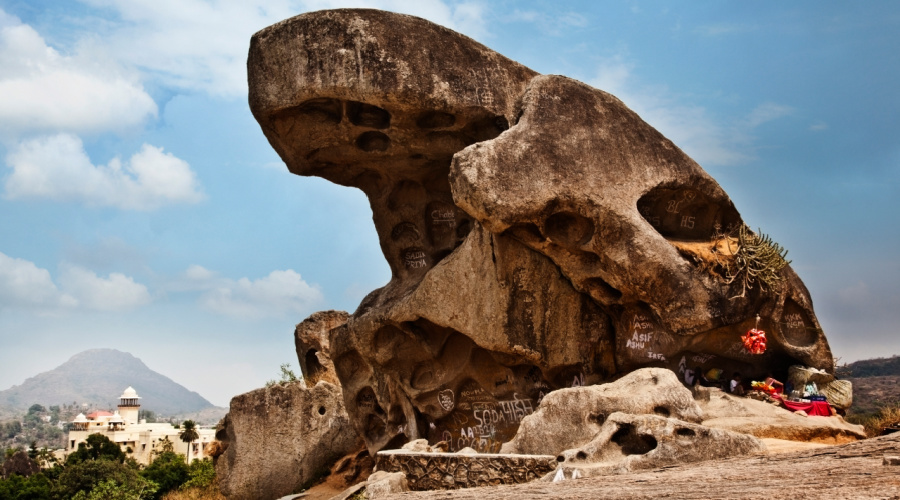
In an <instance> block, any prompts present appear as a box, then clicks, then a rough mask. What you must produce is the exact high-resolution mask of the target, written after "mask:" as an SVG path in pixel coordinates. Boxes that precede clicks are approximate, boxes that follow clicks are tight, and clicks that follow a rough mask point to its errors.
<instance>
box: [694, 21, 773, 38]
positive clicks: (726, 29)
mask: <svg viewBox="0 0 900 500" xmlns="http://www.w3.org/2000/svg"><path fill="white" fill-rule="evenodd" d="M756 30H757V27H756V26H753V25H748V24H733V23H718V24H708V25H705V26H699V27H697V28H696V29H695V30H694V33H697V34H699V35H703V36H722V35H732V34H737V33H749V32H751V31H756Z"/></svg>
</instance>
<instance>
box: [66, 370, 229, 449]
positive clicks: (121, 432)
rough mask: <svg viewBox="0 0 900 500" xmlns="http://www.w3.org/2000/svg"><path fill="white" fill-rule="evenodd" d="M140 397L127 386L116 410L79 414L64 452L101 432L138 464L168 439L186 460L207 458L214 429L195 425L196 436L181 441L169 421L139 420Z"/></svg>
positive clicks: (75, 447)
mask: <svg viewBox="0 0 900 500" xmlns="http://www.w3.org/2000/svg"><path fill="white" fill-rule="evenodd" d="M140 399H141V397H140V396H138V395H137V391H135V390H134V389H133V388H132V387H128V388H127V389H125V391H124V392H122V395H121V396H119V406H118V409H117V410H116V411H115V413H110V412H108V411H96V412H93V413H90V414H88V415H85V414H84V413H79V414H78V416H77V417H75V420H73V421H72V427H71V430H70V431H69V439H68V441H67V442H66V455H68V454H69V453H71V452H73V451H75V450H77V449H78V445H79V444H81V443H83V442H85V440H87V437H88V436H90V435H91V434H102V435H104V436H106V437H107V438H109V440H110V441H112V442H114V443H116V444H118V445H119V446H120V447H121V448H122V451H124V452H125V453H126V454H127V456H128V457H131V458H134V459H135V460H137V462H138V463H140V464H143V465H147V464H149V463H150V462H152V461H153V458H154V455H153V452H154V451H162V443H161V441H164V440H165V439H168V440H169V441H170V442H171V443H172V447H173V449H174V451H175V452H176V453H181V454H183V455H185V454H186V455H187V457H188V463H190V462H192V461H194V460H198V459H201V460H202V459H203V458H206V457H208V456H209V455H208V453H207V450H208V448H207V447H208V446H209V444H210V443H212V442H213V441H215V430H213V429H203V428H200V427H197V428H196V430H197V434H198V435H199V437H198V438H197V439H196V440H194V441H192V442H191V443H190V445H188V444H187V443H185V442H184V441H182V440H181V438H180V437H179V436H178V434H179V433H180V432H181V429H176V428H175V427H174V426H173V425H172V424H170V423H166V422H162V423H149V424H148V423H147V421H146V420H138V414H139V412H140V409H141V404H140Z"/></svg>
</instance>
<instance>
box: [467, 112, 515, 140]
mask: <svg viewBox="0 0 900 500" xmlns="http://www.w3.org/2000/svg"><path fill="white" fill-rule="evenodd" d="M507 129H509V122H508V121H507V120H506V117H504V116H486V117H484V118H480V119H476V120H474V121H472V122H470V123H468V124H467V125H466V126H465V127H464V128H463V131H464V132H465V133H466V135H467V136H468V137H469V138H470V142H473V143H474V142H482V141H488V140H491V139H493V138H495V137H497V136H498V135H500V134H502V133H503V131H504V130H507Z"/></svg>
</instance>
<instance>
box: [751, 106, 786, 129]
mask: <svg viewBox="0 0 900 500" xmlns="http://www.w3.org/2000/svg"><path fill="white" fill-rule="evenodd" d="M793 112H794V108H792V107H790V106H783V105H781V104H775V103H774V102H765V103H762V104H760V105H759V106H757V107H755V108H753V111H751V112H750V115H749V116H748V117H747V126H749V127H750V128H755V127H758V126H760V125H762V124H763V123H767V122H770V121H772V120H776V119H778V118H781V117H782V116H787V115H790V114H791V113H793Z"/></svg>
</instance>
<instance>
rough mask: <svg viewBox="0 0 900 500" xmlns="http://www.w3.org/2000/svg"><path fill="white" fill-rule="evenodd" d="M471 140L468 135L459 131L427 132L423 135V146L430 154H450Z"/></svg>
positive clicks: (470, 142) (468, 143)
mask: <svg viewBox="0 0 900 500" xmlns="http://www.w3.org/2000/svg"><path fill="white" fill-rule="evenodd" d="M472 142H473V141H472V139H471V138H470V137H469V136H467V135H465V134H462V133H460V132H452V131H447V132H429V133H428V135H426V136H425V148H427V149H428V151H430V152H432V154H434V153H443V154H446V155H451V156H452V155H454V154H456V152H457V151H459V150H461V149H463V148H465V147H466V146H468V145H470V144H472Z"/></svg>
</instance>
